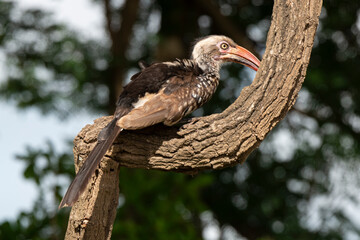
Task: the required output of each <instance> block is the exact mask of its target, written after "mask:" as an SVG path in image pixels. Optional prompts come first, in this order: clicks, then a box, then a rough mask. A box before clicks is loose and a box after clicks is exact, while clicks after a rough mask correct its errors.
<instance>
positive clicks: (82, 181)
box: [59, 118, 122, 209]
mask: <svg viewBox="0 0 360 240" xmlns="http://www.w3.org/2000/svg"><path fill="white" fill-rule="evenodd" d="M117 120H118V119H117V118H114V119H113V120H112V121H111V122H110V123H109V124H108V125H107V126H106V127H105V128H104V129H103V130H102V131H101V132H100V133H99V136H98V142H97V144H96V145H95V147H94V149H93V150H92V151H91V153H90V154H89V156H88V158H87V160H86V161H85V162H84V164H83V166H82V167H81V168H80V170H79V172H78V173H77V175H76V177H75V179H74V180H73V181H72V183H71V184H70V186H69V188H68V190H67V192H66V193H65V196H64V198H63V199H62V200H61V203H60V205H59V209H60V208H62V207H68V206H72V205H73V204H74V203H75V202H76V201H77V200H78V198H79V196H80V195H81V194H82V193H83V192H84V190H85V188H86V186H87V184H88V182H89V180H90V178H91V176H92V175H93V173H94V172H95V170H96V168H97V166H98V164H99V163H100V161H101V159H102V158H103V157H104V155H105V153H106V151H107V150H108V149H109V148H110V147H111V145H112V144H113V142H114V141H115V139H116V137H117V136H118V135H119V133H120V132H121V131H122V128H120V127H118V126H117V125H116V121H117Z"/></svg>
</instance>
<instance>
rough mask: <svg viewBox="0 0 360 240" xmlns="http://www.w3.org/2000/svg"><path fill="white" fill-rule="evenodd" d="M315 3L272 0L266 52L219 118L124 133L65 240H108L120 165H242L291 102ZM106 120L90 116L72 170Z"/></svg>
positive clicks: (182, 168) (305, 58)
mask: <svg viewBox="0 0 360 240" xmlns="http://www.w3.org/2000/svg"><path fill="white" fill-rule="evenodd" d="M321 5H322V1H321V0H308V1H304V0H276V1H275V3H274V9H273V16H272V22H271V26H270V30H269V33H268V39H267V44H266V51H265V54H264V57H263V60H262V62H261V66H260V69H259V71H258V73H257V75H256V77H255V80H254V81H253V83H252V84H251V85H250V86H248V87H246V88H244V89H243V90H242V92H241V94H240V96H239V98H238V99H237V100H236V101H235V102H234V103H233V104H232V105H231V106H229V107H228V108H227V109H226V110H225V111H224V112H222V113H220V114H213V115H210V116H207V117H202V118H197V119H193V120H191V121H190V122H189V123H187V124H185V125H183V126H181V127H180V128H179V127H165V126H162V125H157V126H153V127H149V128H147V129H143V130H141V131H124V132H122V133H121V134H120V136H119V138H118V139H117V141H116V142H115V144H114V145H113V146H112V147H111V149H110V150H109V151H108V153H107V155H106V156H105V158H104V159H103V160H102V163H101V166H100V169H98V170H97V172H96V174H95V176H94V177H93V180H92V181H91V182H90V183H89V186H88V190H87V191H85V193H84V194H83V195H82V196H81V198H80V200H79V201H78V202H77V203H76V204H75V205H74V207H73V208H72V211H71V214H70V219H69V224H68V229H67V233H66V239H109V238H110V236H111V230H112V223H113V220H114V218H115V215H116V208H117V199H118V173H119V166H124V167H132V168H146V169H159V170H164V171H174V172H184V173H189V174H195V173H197V172H198V171H199V170H203V169H221V168H225V167H229V166H234V165H236V164H238V163H242V162H243V161H245V159H246V158H247V156H248V155H249V154H250V153H251V152H252V151H253V150H254V149H255V148H257V147H258V146H259V145H260V143H261V141H262V140H264V138H265V136H266V135H267V134H268V133H269V132H270V130H271V129H272V128H273V127H274V126H275V125H276V124H277V123H278V122H279V121H280V120H281V119H283V118H284V117H285V115H286V114H287V112H288V111H289V110H290V109H291V107H292V106H293V105H294V103H295V100H296V97H297V95H298V92H299V91H300V88H301V85H302V83H303V81H304V78H305V74H306V69H307V66H308V63H309V59H310V53H311V49H312V46H313V41H314V35H315V32H316V28H317V25H318V21H319V15H320V11H321ZM111 118H112V117H102V118H99V119H96V120H95V122H94V124H93V125H87V126H85V127H84V128H83V129H82V130H81V132H80V133H79V135H78V136H77V137H76V138H75V140H74V144H75V147H74V156H75V165H76V169H79V166H80V165H82V163H83V160H85V159H86V158H87V155H88V154H89V153H90V150H91V149H92V148H93V147H94V145H95V143H96V140H97V139H96V138H97V135H98V133H99V131H100V130H101V129H102V128H103V127H104V126H105V125H106V124H107V123H108V122H109V121H110V120H111Z"/></svg>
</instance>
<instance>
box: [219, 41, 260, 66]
mask: <svg viewBox="0 0 360 240" xmlns="http://www.w3.org/2000/svg"><path fill="white" fill-rule="evenodd" d="M220 58H221V59H223V60H225V61H231V62H236V63H240V64H242V65H244V66H247V67H249V68H251V69H254V70H255V71H257V70H258V69H259V66H260V60H259V59H258V58H257V57H255V56H254V54H252V53H251V52H250V51H248V50H246V49H245V48H243V47H240V46H236V47H230V48H229V50H228V51H227V52H226V54H225V55H222V56H220Z"/></svg>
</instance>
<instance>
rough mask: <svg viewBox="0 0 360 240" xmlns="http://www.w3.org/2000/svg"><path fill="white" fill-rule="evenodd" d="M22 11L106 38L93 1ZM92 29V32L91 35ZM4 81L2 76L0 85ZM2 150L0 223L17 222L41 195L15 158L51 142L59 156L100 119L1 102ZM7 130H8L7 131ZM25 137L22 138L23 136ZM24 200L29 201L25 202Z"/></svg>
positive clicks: (64, 0)
mask: <svg viewBox="0 0 360 240" xmlns="http://www.w3.org/2000/svg"><path fill="white" fill-rule="evenodd" d="M16 3H17V4H18V7H19V9H21V10H24V9H29V8H41V9H45V10H47V11H50V12H53V14H54V19H55V20H56V21H58V22H61V23H65V24H67V25H69V26H70V27H71V28H73V29H74V30H77V31H80V32H81V33H82V35H83V37H85V38H95V39H101V38H103V37H104V34H105V33H104V32H103V27H102V24H103V19H101V17H102V14H101V13H100V12H101V11H102V9H101V8H100V6H99V5H95V4H93V3H92V1H89V0H76V1H74V0H56V1H54V0H53V1H44V0H18V1H16ZM89 29H91V31H89ZM3 62H4V56H3V55H2V54H1V53H0V72H1V73H4V72H6V71H5V68H4V66H3ZM1 80H3V79H1V76H0V81H1ZM0 109H1V111H0V112H1V116H6V117H1V118H0V125H1V126H2V128H1V129H0V146H1V162H2V169H1V174H0V182H1V183H7V184H9V185H11V186H13V187H1V192H2V194H1V195H2V197H1V200H0V221H3V220H6V219H9V220H11V219H15V218H16V216H17V215H18V213H20V211H21V210H23V211H24V210H31V209H32V205H33V204H34V201H35V199H36V198H37V195H36V194H37V191H36V188H35V184H34V183H32V182H30V181H26V180H25V179H24V178H23V175H22V174H23V170H24V167H25V166H24V164H22V162H21V161H19V160H17V159H16V157H15V155H16V154H21V153H24V151H25V150H24V149H25V146H31V147H34V148H37V147H41V146H42V145H43V144H45V143H46V141H47V140H51V141H52V142H53V143H54V144H55V146H56V150H57V151H58V152H61V151H62V150H63V149H65V147H67V146H65V143H64V142H65V141H64V140H65V139H74V137H75V136H76V135H77V133H78V132H80V130H81V129H82V128H83V127H84V126H85V125H86V124H89V123H92V121H93V119H96V118H97V117H99V116H94V115H89V114H81V115H80V114H78V115H75V116H73V117H72V118H69V119H67V120H65V121H64V120H59V119H57V118H56V117H55V116H44V115H42V114H41V113H40V112H39V111H38V110H36V109H28V110H22V111H20V110H18V109H17V108H16V106H15V105H14V104H11V103H8V102H3V101H0ZM4 126H6V127H4ZM19 133H21V134H19ZM24 198H26V199H27V200H26V201H24Z"/></svg>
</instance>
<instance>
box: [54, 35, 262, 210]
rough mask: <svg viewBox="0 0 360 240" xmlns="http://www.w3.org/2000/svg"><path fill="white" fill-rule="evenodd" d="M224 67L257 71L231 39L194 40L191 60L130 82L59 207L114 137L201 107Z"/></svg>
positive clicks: (82, 184) (150, 69)
mask: <svg viewBox="0 0 360 240" xmlns="http://www.w3.org/2000/svg"><path fill="white" fill-rule="evenodd" d="M224 62H236V63H240V64H243V65H245V66H247V67H250V68H252V69H254V70H255V71H257V70H258V68H259V65H260V61H259V60H258V59H257V58H256V57H255V56H254V55H253V54H251V53H250V52H249V51H248V50H246V49H245V48H242V47H240V46H238V45H237V44H236V43H235V42H234V41H233V40H232V39H230V38H228V37H225V36H219V35H212V36H207V37H204V38H202V39H199V40H198V41H197V42H196V43H195V45H194V48H193V51H192V55H191V59H182V60H180V59H177V60H175V61H173V62H161V63H154V64H151V65H149V66H148V65H146V64H140V67H141V71H140V72H138V73H136V74H135V75H133V76H132V77H131V81H130V83H128V84H127V85H126V86H125V87H124V89H123V92H122V93H121V94H120V97H119V99H118V101H117V107H116V110H115V113H114V118H113V120H112V121H111V122H110V123H109V124H108V125H107V126H106V127H105V128H104V129H102V130H101V132H100V133H99V135H98V138H97V144H96V145H95V147H94V149H93V150H92V151H91V153H90V154H89V156H88V158H87V160H86V161H85V162H84V164H83V166H82V167H81V168H80V170H79V172H78V173H77V175H76V177H75V179H74V180H73V182H72V183H71V185H70V186H69V188H68V190H67V192H66V194H65V196H64V198H63V199H62V201H61V203H60V205H59V208H62V207H66V206H72V205H73V204H74V203H75V202H76V201H77V200H78V198H79V196H80V194H82V192H83V191H84V190H85V188H86V186H87V184H88V182H89V180H90V178H91V176H92V174H93V173H94V172H95V170H96V168H97V167H98V164H99V163H100V161H101V159H102V158H103V156H104V155H105V153H106V151H107V150H108V149H109V148H110V146H111V145H112V144H113V142H114V141H115V139H116V137H117V136H118V135H119V133H120V132H121V131H122V130H124V129H126V130H136V129H142V128H145V127H148V126H151V125H154V124H157V123H161V122H162V123H164V124H165V125H167V126H171V125H174V124H176V123H177V122H179V121H180V120H181V119H182V118H183V117H184V116H185V115H187V114H189V113H191V112H193V111H194V110H195V109H197V108H199V107H201V106H202V105H203V104H204V103H206V102H207V101H208V100H209V99H210V98H211V96H212V95H213V93H214V92H215V90H216V88H217V86H218V84H219V78H220V74H219V71H220V67H221V65H222V64H223V63H224Z"/></svg>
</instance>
